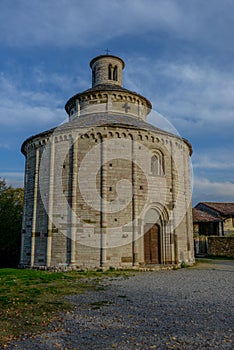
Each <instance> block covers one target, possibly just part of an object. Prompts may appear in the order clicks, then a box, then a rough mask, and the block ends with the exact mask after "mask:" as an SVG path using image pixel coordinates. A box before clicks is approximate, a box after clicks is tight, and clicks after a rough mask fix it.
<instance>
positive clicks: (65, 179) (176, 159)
mask: <svg viewBox="0 0 234 350" xmlns="http://www.w3.org/2000/svg"><path fill="white" fill-rule="evenodd" d="M124 66H125V63H124V61H123V60H122V59H121V58H119V57H117V56H113V55H101V56H98V57H95V58H94V59H92V60H91V62H90V68H91V70H92V88H90V89H88V90H86V91H84V92H81V93H78V94H76V95H74V96H72V97H71V98H70V99H69V100H68V101H67V103H66V105H65V110H66V112H67V114H68V121H67V122H65V123H64V124H62V125H60V126H58V127H56V128H54V129H51V130H48V131H45V132H42V133H40V134H38V135H35V136H32V137H30V138H28V139H27V140H26V141H25V142H24V143H23V145H22V152H23V154H24V155H25V158H26V164H25V202H24V212H23V226H22V239H21V259H20V266H22V267H35V268H61V269H67V268H69V269H70V268H74V269H95V268H100V267H101V268H110V267H115V268H131V267H132V268H137V267H153V266H158V265H159V266H163V265H174V264H179V263H182V262H185V263H191V264H192V263H193V262H194V249H193V230H192V213H191V183H190V182H191V179H190V156H191V153H192V148H191V145H190V143H189V142H188V141H187V140H185V139H183V138H181V137H179V136H178V135H174V134H172V133H170V132H167V131H164V130H161V129H160V128H157V127H156V126H153V125H151V124H149V123H147V122H146V119H147V115H148V114H149V113H150V112H151V109H152V106H151V103H150V101H149V100H148V99H147V98H145V97H144V96H142V95H140V94H138V93H136V92H133V91H130V90H127V89H125V88H124V87H122V72H123V69H124Z"/></svg>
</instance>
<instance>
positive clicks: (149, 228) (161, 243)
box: [142, 203, 172, 265]
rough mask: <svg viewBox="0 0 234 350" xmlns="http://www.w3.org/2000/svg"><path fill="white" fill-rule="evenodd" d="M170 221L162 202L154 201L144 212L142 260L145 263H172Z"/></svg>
mask: <svg viewBox="0 0 234 350" xmlns="http://www.w3.org/2000/svg"><path fill="white" fill-rule="evenodd" d="M168 221H169V217H168V212H167V209H166V208H165V206H163V205H161V204H160V203H152V204H151V206H150V207H148V208H147V209H146V211H145V213H144V214H143V220H142V224H143V225H142V230H143V232H144V236H143V242H142V258H143V259H142V261H143V262H144V264H146V265H148V264H152V265H153V264H155V265H157V264H168V263H171V261H172V247H171V239H170V231H169V226H168Z"/></svg>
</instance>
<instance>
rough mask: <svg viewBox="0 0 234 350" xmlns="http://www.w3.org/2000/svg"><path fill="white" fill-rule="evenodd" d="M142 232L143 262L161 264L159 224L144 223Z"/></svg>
mask: <svg viewBox="0 0 234 350" xmlns="http://www.w3.org/2000/svg"><path fill="white" fill-rule="evenodd" d="M144 232H145V234H144V258H145V264H161V248H160V226H159V225H157V224H145V226H144Z"/></svg>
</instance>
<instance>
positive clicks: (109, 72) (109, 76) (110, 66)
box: [108, 64, 113, 80]
mask: <svg viewBox="0 0 234 350" xmlns="http://www.w3.org/2000/svg"><path fill="white" fill-rule="evenodd" d="M112 71H113V68H112V65H111V64H109V66H108V79H109V80H112Z"/></svg>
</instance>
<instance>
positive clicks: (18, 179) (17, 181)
mask: <svg viewBox="0 0 234 350" xmlns="http://www.w3.org/2000/svg"><path fill="white" fill-rule="evenodd" d="M0 178H1V179H5V180H6V183H7V185H8V186H10V185H11V186H13V187H24V172H1V173H0Z"/></svg>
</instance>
